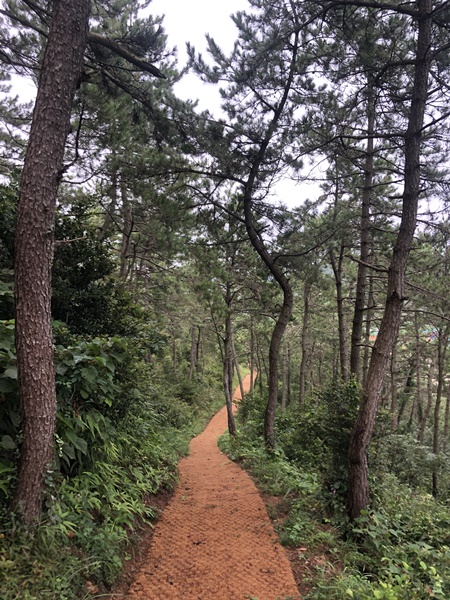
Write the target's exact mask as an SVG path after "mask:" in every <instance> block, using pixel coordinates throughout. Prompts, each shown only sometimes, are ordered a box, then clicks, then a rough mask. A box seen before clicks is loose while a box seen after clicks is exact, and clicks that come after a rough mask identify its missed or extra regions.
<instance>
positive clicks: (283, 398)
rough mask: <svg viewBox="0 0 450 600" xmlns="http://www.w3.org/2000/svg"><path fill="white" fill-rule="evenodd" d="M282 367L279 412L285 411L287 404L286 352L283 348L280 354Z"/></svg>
mask: <svg viewBox="0 0 450 600" xmlns="http://www.w3.org/2000/svg"><path fill="white" fill-rule="evenodd" d="M281 360H282V367H281V410H282V411H285V410H286V404H287V350H286V347H284V348H283V352H282V354H281Z"/></svg>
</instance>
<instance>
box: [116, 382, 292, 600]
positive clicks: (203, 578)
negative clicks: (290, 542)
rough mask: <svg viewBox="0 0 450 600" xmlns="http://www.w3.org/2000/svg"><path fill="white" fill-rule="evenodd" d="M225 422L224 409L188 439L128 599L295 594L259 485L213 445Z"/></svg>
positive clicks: (226, 599) (231, 599) (228, 599)
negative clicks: (177, 478) (173, 487)
mask: <svg viewBox="0 0 450 600" xmlns="http://www.w3.org/2000/svg"><path fill="white" fill-rule="evenodd" d="M249 387H250V375H247V376H246V377H245V379H244V389H245V391H248V389H249ZM234 398H235V399H240V391H239V388H238V389H237V390H236V392H235V394H234ZM226 427H227V413H226V408H225V407H224V408H223V409H222V410H220V411H219V412H218V413H217V414H216V415H215V417H214V418H213V419H212V420H211V422H210V423H209V425H208V426H207V428H206V429H205V430H204V431H203V433H201V434H200V435H199V436H197V437H196V438H195V439H194V440H192V442H191V445H190V455H189V456H188V457H186V458H184V459H182V460H181V462H180V481H179V483H178V486H177V489H176V491H175V494H174V496H173V498H172V500H171V501H170V503H169V505H168V506H167V507H166V509H165V510H164V512H163V515H162V517H161V520H160V521H159V522H158V523H157V525H156V527H155V531H154V535H153V539H152V543H151V546H150V549H149V553H148V556H147V557H146V560H145V562H144V565H143V567H142V568H141V570H140V572H139V573H138V575H137V577H136V579H135V581H134V582H133V583H132V585H131V587H130V590H129V592H128V595H127V596H126V597H127V599H128V600H144V599H145V600H175V599H176V600H181V599H183V600H245V599H249V598H255V599H256V598H257V599H258V600H277V599H282V598H287V597H289V598H296V599H297V598H299V596H298V590H297V587H296V584H295V581H294V576H293V574H292V571H291V568H290V564H289V561H288V559H287V557H286V555H285V553H284V549H283V548H282V546H281V545H280V543H279V542H278V539H277V536H276V535H275V532H274V530H273V528H272V525H271V523H270V520H269V517H268V515H267V512H266V508H265V506H264V503H263V501H262V499H261V497H260V496H259V493H258V490H257V489H256V487H255V485H254V483H253V482H252V480H251V479H250V477H249V476H248V475H247V474H246V473H245V472H244V471H243V470H242V469H241V468H240V467H238V466H237V465H236V464H234V463H233V462H231V461H230V460H228V458H226V456H224V454H222V453H221V452H220V450H219V448H218V447H217V439H218V438H219V436H220V435H222V433H223V432H224V431H225V429H226Z"/></svg>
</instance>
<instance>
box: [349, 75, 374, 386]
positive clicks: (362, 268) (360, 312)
mask: <svg viewBox="0 0 450 600" xmlns="http://www.w3.org/2000/svg"><path fill="white" fill-rule="evenodd" d="M375 101H376V97H375V90H374V83H373V81H372V78H371V77H370V76H368V82H367V146H366V160H365V164H364V187H363V192H362V204H361V222H360V227H361V240H360V251H359V258H360V262H359V263H358V275H357V279H356V293H355V309H354V313H353V324H352V341H351V351H350V373H351V374H352V375H353V376H354V377H356V379H357V380H359V375H360V367H359V363H360V355H361V347H360V344H361V336H362V329H363V319H364V308H365V301H366V278H367V264H368V262H369V241H370V196H371V194H372V185H373V154H374V152H373V150H374V148H373V134H374V130H375Z"/></svg>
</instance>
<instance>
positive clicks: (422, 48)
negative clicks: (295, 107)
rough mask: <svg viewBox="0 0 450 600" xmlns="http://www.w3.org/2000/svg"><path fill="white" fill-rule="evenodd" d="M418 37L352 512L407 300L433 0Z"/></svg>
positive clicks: (360, 501) (421, 1)
mask: <svg viewBox="0 0 450 600" xmlns="http://www.w3.org/2000/svg"><path fill="white" fill-rule="evenodd" d="M417 6H418V18H417V27H418V40H417V50H416V60H415V67H414V83H413V89H412V101H411V108H410V111H409V119H408V129H407V131H406V135H405V173H404V191H403V208H402V217H401V223H400V229H399V233H398V236H397V240H396V243H395V247H394V252H393V256H392V259H391V264H390V267H389V274H388V289H387V298H386V306H385V310H384V315H383V318H382V321H381V325H380V330H379V333H378V337H377V340H376V342H375V345H374V348H373V351H372V355H371V360H370V365H369V371H368V374H367V381H366V385H365V387H364V390H363V393H362V398H361V404H360V408H359V412H358V416H357V418H356V421H355V425H354V427H353V430H352V434H351V439H350V449H349V497H348V508H349V514H350V517H351V518H356V517H358V516H359V515H360V513H361V510H362V509H364V508H366V507H367V506H368V504H369V480H368V474H369V473H368V464H367V447H368V445H369V443H370V440H371V438H372V433H373V428H374V426H375V418H376V414H377V411H378V405H379V402H380V395H381V390H382V386H383V380H384V375H385V372H386V367H387V363H388V360H389V355H390V353H391V351H392V348H393V345H394V342H395V338H396V336H397V334H398V328H399V324H400V316H401V311H402V307H403V302H404V283H405V271H406V265H407V262H408V256H409V251H410V248H411V242H412V239H413V235H414V230H415V228H416V220H417V205H418V197H419V189H420V147H421V139H422V133H421V132H422V127H423V122H424V114H425V107H426V102H427V96H428V76H429V72H430V64H431V58H432V55H431V35H432V1H431V0H418V3H417Z"/></svg>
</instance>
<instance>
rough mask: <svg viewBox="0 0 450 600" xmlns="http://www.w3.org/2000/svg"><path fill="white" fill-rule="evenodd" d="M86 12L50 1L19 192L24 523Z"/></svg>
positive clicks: (43, 414) (47, 382)
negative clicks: (64, 170)
mask: <svg viewBox="0 0 450 600" xmlns="http://www.w3.org/2000/svg"><path fill="white" fill-rule="evenodd" d="M89 12H90V2H89V0H78V1H77V2H74V1H73V0H58V1H55V2H54V3H53V15H52V21H51V25H50V31H49V36H48V43H47V47H46V50H45V55H44V60H43V64H42V69H41V79H40V81H39V88H38V94H37V98H36V104H35V107H34V112H33V120H32V125H31V131H30V138H29V143H28V148H27V153H26V157H25V164H24V168H23V174H22V183H21V188H20V197H19V207H18V215H17V227H16V245H15V248H16V257H15V299H16V344H17V363H18V369H19V394H20V411H21V418H22V434H23V443H22V447H21V453H20V463H19V476H18V483H17V488H16V492H15V496H14V501H13V505H14V507H15V508H18V509H19V510H20V512H21V514H22V516H23V518H24V520H25V521H26V522H28V523H31V522H33V521H35V520H36V519H37V518H38V516H39V513H40V509H41V504H42V497H43V491H44V477H45V473H46V469H47V465H48V464H49V462H50V461H51V458H52V448H53V434H54V428H55V417H56V392H55V376H54V367H53V344H52V329H51V307H50V301H51V267H52V261H53V244H54V240H53V231H54V220H55V206H56V194H57V190H58V183H59V180H60V177H61V169H62V164H63V157H64V147H65V143H66V138H67V134H68V132H69V128H70V115H71V108H72V103H73V97H74V94H75V89H76V85H77V83H78V80H79V76H80V73H81V68H82V62H83V55H84V51H85V47H86V42H87V34H88V19H89Z"/></svg>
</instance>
